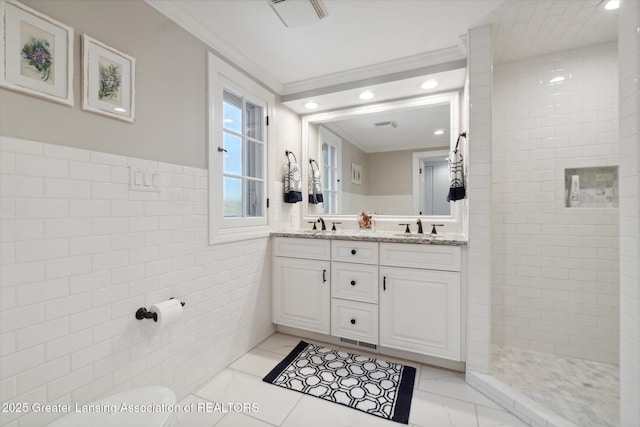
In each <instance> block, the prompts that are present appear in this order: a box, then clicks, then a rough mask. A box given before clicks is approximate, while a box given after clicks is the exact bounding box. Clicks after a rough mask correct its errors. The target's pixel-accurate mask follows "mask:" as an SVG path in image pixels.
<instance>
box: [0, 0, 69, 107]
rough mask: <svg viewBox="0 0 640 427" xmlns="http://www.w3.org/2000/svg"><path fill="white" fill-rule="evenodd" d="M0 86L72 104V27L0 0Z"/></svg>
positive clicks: (7, 0) (11, 1)
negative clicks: (0, 35)
mask: <svg viewBox="0 0 640 427" xmlns="http://www.w3.org/2000/svg"><path fill="white" fill-rule="evenodd" d="M0 20H1V28H0V33H1V34H2V41H1V43H0V86H2V87H5V88H7V89H11V90H15V91H18V92H22V93H27V94H29V95H33V96H37V97H40V98H43V99H48V100H50V101H55V102H60V103H62V104H66V105H69V106H72V105H73V28H71V27H69V26H67V25H65V24H63V23H61V22H58V21H56V20H55V19H52V18H50V17H48V16H46V15H44V14H42V13H40V12H37V11H35V10H33V9H31V8H29V7H27V6H25V5H23V4H22V3H19V2H17V1H13V0H0Z"/></svg>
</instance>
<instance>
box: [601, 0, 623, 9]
mask: <svg viewBox="0 0 640 427" xmlns="http://www.w3.org/2000/svg"><path fill="white" fill-rule="evenodd" d="M619 7H620V1H619V0H609V1H608V2H607V3H606V4H605V5H604V8H605V9H607V10H616V9H617V8H619Z"/></svg>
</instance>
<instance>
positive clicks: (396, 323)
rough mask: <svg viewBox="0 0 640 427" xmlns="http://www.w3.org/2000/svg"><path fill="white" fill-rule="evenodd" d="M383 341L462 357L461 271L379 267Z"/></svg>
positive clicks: (381, 334) (392, 345)
mask: <svg viewBox="0 0 640 427" xmlns="http://www.w3.org/2000/svg"><path fill="white" fill-rule="evenodd" d="M380 345H382V346H386V347H392V348H397V349H400V350H406V351H413V352H417V353H422V354H426V355H431V356H437V357H443V358H447V359H452V360H460V273H456V272H449V271H434V270H418V269H412V268H393V267H380Z"/></svg>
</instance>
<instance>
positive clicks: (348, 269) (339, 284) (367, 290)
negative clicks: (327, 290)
mask: <svg viewBox="0 0 640 427" xmlns="http://www.w3.org/2000/svg"><path fill="white" fill-rule="evenodd" d="M331 296H332V297H336V298H344V299H351V300H356V301H362V302H369V303H373V304H377V303H378V266H377V265H368V264H353V263H343V262H332V263H331Z"/></svg>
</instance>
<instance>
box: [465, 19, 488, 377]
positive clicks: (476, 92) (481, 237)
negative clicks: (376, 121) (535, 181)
mask: <svg viewBox="0 0 640 427" xmlns="http://www.w3.org/2000/svg"><path fill="white" fill-rule="evenodd" d="M468 35H469V59H468V61H469V66H468V67H469V70H468V73H469V132H468V135H469V140H468V147H469V153H468V156H467V157H466V161H467V177H466V181H467V199H468V203H469V205H468V206H469V225H468V227H469V252H468V254H469V255H468V259H469V261H468V271H467V278H468V279H467V310H468V312H467V319H468V320H467V325H468V326H467V370H468V371H474V372H480V373H488V372H489V362H490V360H489V359H490V342H491V341H490V339H491V292H492V289H491V259H492V253H491V239H492V236H491V197H492V195H491V167H492V166H491V150H492V147H491V138H492V135H491V115H492V111H491V108H492V107H491V99H492V96H493V95H492V84H493V83H492V72H491V64H492V62H493V49H492V41H491V25H485V26H482V27H478V28H473V29H471V30H469V33H468Z"/></svg>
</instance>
